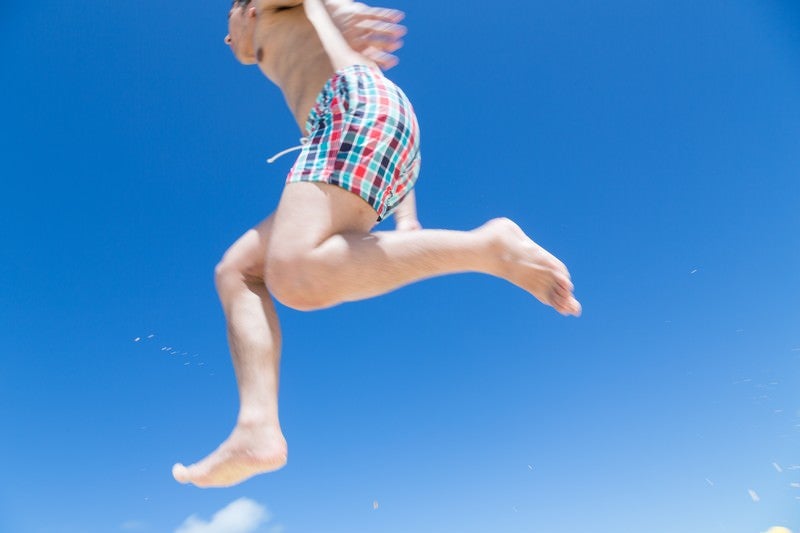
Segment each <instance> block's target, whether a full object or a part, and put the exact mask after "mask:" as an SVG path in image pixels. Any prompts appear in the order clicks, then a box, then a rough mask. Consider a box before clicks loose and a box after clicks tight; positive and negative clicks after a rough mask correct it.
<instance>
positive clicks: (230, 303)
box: [173, 217, 286, 487]
mask: <svg viewBox="0 0 800 533" xmlns="http://www.w3.org/2000/svg"><path fill="white" fill-rule="evenodd" d="M271 226H272V219H271V217H270V218H268V219H267V220H265V221H264V222H262V223H261V224H260V225H259V226H258V227H256V228H255V229H253V230H250V231H249V232H247V233H246V234H245V235H243V236H242V237H241V238H240V239H239V240H238V241H236V243H235V244H234V245H233V246H231V248H230V249H229V250H228V251H227V252H226V253H225V256H224V258H223V260H222V261H221V262H220V264H219V265H218V266H217V269H216V272H215V278H216V279H215V281H216V285H217V292H218V293H219V297H220V301H221V302H222V307H223V309H224V311H225V318H226V322H227V327H228V341H229V344H230V350H231V357H232V359H233V366H234V370H235V371H236V381H237V384H238V388H239V399H240V409H239V417H238V420H237V423H236V427H235V428H234V430H233V432H232V433H231V435H230V436H229V437H228V439H227V440H225V442H223V443H222V444H221V445H220V446H219V447H218V448H217V449H216V450H215V451H214V452H213V453H211V454H210V455H209V456H208V457H206V458H205V459H203V460H202V461H199V462H198V463H196V464H193V465H191V466H189V467H185V466H183V465H181V464H178V465H175V467H173V475H174V476H175V479H177V480H178V481H180V482H182V483H194V484H195V485H197V486H201V487H209V486H228V485H233V484H236V483H239V482H240V481H243V480H244V479H246V478H248V477H251V476H253V475H255V474H259V473H263V472H268V471H271V470H275V469H277V468H280V467H281V466H283V465H284V464H285V463H286V441H285V439H284V438H283V434H282V432H281V428H280V423H279V421H278V377H279V363H280V349H281V335H280V326H279V324H278V317H277V314H276V313H275V306H274V304H273V302H272V298H271V297H270V295H269V292H268V291H267V288H266V286H265V284H264V279H263V272H264V256H265V253H266V243H267V240H268V235H269V231H270V229H271Z"/></svg>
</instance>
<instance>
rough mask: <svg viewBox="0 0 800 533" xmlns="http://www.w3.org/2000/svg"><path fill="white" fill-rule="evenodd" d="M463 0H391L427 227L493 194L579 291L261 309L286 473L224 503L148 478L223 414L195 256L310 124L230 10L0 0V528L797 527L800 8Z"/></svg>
mask: <svg viewBox="0 0 800 533" xmlns="http://www.w3.org/2000/svg"><path fill="white" fill-rule="evenodd" d="M457 4H458V6H459V7H457V8H456V7H453V6H454V5H455V4H454V3H452V2H422V1H419V0H406V1H397V2H395V3H394V4H392V5H393V6H395V7H398V8H402V9H404V10H405V11H406V12H407V14H408V16H407V25H408V26H409V30H410V33H409V36H408V38H407V43H406V46H405V48H404V49H403V50H402V51H401V53H400V57H401V64H400V66H398V67H397V68H396V69H394V70H392V71H391V73H390V76H391V77H392V79H394V80H395V81H396V82H398V83H399V84H400V85H401V86H402V87H403V88H404V90H405V91H406V92H407V94H408V95H409V96H410V97H411V99H412V101H413V102H414V105H415V107H416V109H417V113H418V115H419V119H420V123H421V126H422V138H423V153H424V157H425V162H424V165H423V170H422V174H421V177H420V181H419V183H418V189H417V190H418V202H419V210H420V219H421V222H422V223H423V225H424V226H426V227H432V228H434V227H451V228H456V229H469V228H472V227H475V226H477V225H479V224H481V223H482V222H484V221H485V220H486V219H488V218H491V217H495V216H509V217H511V218H513V219H514V220H516V221H517V222H518V223H519V224H520V225H521V226H522V227H523V228H524V229H525V230H526V231H528V232H529V233H530V234H531V235H532V236H533V238H534V239H535V240H537V241H538V242H540V243H541V244H542V245H544V246H545V247H547V248H548V249H550V250H551V251H553V252H554V253H555V254H556V255H557V256H559V257H560V258H562V259H563V260H564V261H565V262H566V263H567V265H568V266H569V268H570V271H571V272H572V275H573V279H574V281H575V284H576V292H577V296H578V297H579V299H580V300H581V302H582V303H583V305H584V315H583V316H582V317H581V318H580V319H577V320H574V319H565V318H563V317H560V316H558V315H557V314H556V313H554V312H552V310H550V309H548V308H545V307H543V306H541V305H539V304H538V303H537V302H535V301H534V300H532V299H531V298H530V297H529V296H527V295H526V294H524V293H522V292H521V291H519V290H517V289H515V288H514V287H512V286H511V285H509V284H507V283H505V282H501V281H499V280H495V279H490V278H488V277H482V276H478V275H461V276H456V277H450V278H440V279H435V280H430V281H426V282H423V283H420V284H418V285H415V286H411V287H408V288H405V289H402V290H401V291H398V292H396V293H393V294H390V295H387V296H384V297H381V298H378V299H375V300H370V301H365V302H359V303H353V304H349V305H345V306H341V307H337V308H334V309H330V310H326V311H322V312H317V313H299V312H295V311H292V310H289V309H285V308H280V311H279V312H280V316H281V320H282V326H283V332H284V339H285V344H284V356H283V367H282V368H283V374H282V378H283V381H282V390H281V411H282V422H283V425H284V431H285V433H286V436H287V438H288V440H289V446H290V462H289V465H288V466H287V468H285V469H284V470H282V471H280V472H277V473H274V474H270V475H267V476H261V477H259V478H257V479H254V480H252V481H249V482H247V483H245V484H243V485H241V486H238V487H236V488H232V489H226V490H213V491H201V490H199V489H195V488H191V487H185V486H181V485H178V484H177V483H175V482H174V481H173V480H172V478H171V476H170V467H171V465H172V464H173V463H174V462H175V461H179V460H180V461H191V460H196V459H198V458H200V457H202V456H203V455H205V454H206V453H207V452H209V451H210V450H211V449H213V448H214V447H215V446H216V445H217V444H218V443H219V442H220V441H221V440H222V439H223V438H224V437H225V436H227V434H228V432H229V431H230V429H231V427H232V424H233V422H234V420H235V415H236V408H237V397H236V389H235V382H234V377H233V372H232V368H231V366H230V363H229V358H228V352H227V346H226V341H225V332H224V327H223V320H222V313H221V311H220V309H219V305H218V303H217V300H216V296H215V293H214V288H213V279H212V278H213V269H214V265H215V264H216V262H217V261H218V260H219V258H220V257H221V255H222V253H223V252H224V251H225V249H226V248H227V246H228V245H229V244H230V243H232V242H233V241H234V240H235V239H236V238H237V237H238V236H239V235H240V234H241V233H242V232H243V231H245V230H246V229H247V228H249V227H251V226H252V225H254V224H255V223H257V222H258V221H259V220H261V219H262V218H263V217H265V216H266V215H267V214H269V213H270V212H271V211H272V210H273V209H274V207H275V204H276V202H277V199H278V195H279V193H280V190H281V186H282V182H283V178H284V176H285V173H286V171H287V170H288V168H289V166H290V165H291V161H290V158H286V159H282V160H280V162H279V163H277V164H276V165H274V166H267V165H266V164H265V163H264V159H265V158H266V157H267V156H269V155H271V154H273V153H275V152H277V151H279V150H281V149H283V148H285V147H287V146H291V145H292V144H294V143H295V141H296V139H297V137H298V136H299V134H298V131H297V129H296V126H295V125H294V124H293V122H292V118H291V116H290V115H289V113H288V111H287V110H286V109H285V108H284V106H283V100H282V98H281V95H280V93H279V92H278V91H277V90H276V89H275V88H274V87H272V86H271V85H270V84H269V82H267V81H266V80H265V79H264V78H263V77H262V76H261V74H260V73H259V71H258V70H257V69H255V68H244V67H242V66H240V65H239V64H238V63H236V62H235V61H234V59H233V57H232V56H231V54H230V52H229V50H227V48H226V47H225V46H224V45H223V43H222V38H223V37H224V35H225V31H226V27H225V15H226V12H227V9H228V6H229V4H228V3H227V2H220V3H218V4H216V5H215V4H214V3H208V2H207V3H199V4H198V3H196V2H186V1H182V0H178V1H175V2H169V3H163V2H158V3H157V2H98V1H96V0H84V1H82V2H73V1H62V2H54V1H50V0H43V1H42V2H38V3H36V4H22V3H13V4H11V3H6V4H4V5H3V6H2V7H0V30H2V31H1V32H0V35H2V37H0V39H2V47H3V48H2V49H3V58H4V61H3V67H2V72H3V81H2V87H3V88H2V92H3V98H1V99H0V118H2V124H3V127H2V128H0V143H1V145H2V146H3V154H4V157H3V162H2V171H0V176H1V178H0V183H1V184H2V189H3V195H2V203H3V207H2V209H0V227H2V228H3V230H2V232H0V246H1V247H2V250H3V260H2V261H0V301H2V305H0V346H1V347H2V354H3V355H2V366H0V420H2V421H3V428H4V429H3V431H2V439H0V457H2V458H3V459H2V470H3V475H2V483H0V531H4V532H5V531H9V532H13V533H39V532H63V533H73V532H74V533H107V532H112V531H147V532H174V531H179V532H180V533H187V532H189V533H196V532H206V533H208V532H209V531H216V530H214V529H213V528H214V527H223V530H225V529H224V527H227V526H224V523H225V522H224V521H225V520H227V519H228V518H226V517H230V515H231V513H243V516H244V515H246V516H245V518H242V520H244V522H243V523H244V525H243V526H242V528H243V529H241V531H242V532H243V533H251V532H256V531H257V532H261V533H278V532H285V533H319V532H325V533H339V532H342V533H344V532H347V533H353V532H379V533H395V532H398V533H399V532H403V533H407V532H409V531H414V532H437V533H438V532H459V533H473V532H476V533H477V532H481V533H483V532H487V531H498V532H504V533H517V532H519V533H531V532H537V533H538V532H541V533H554V532H559V533H560V532H562V531H563V532H572V531H589V532H592V533H620V532H627V531H637V532H638V531H641V532H648V533H693V532H702V533H723V532H730V533H739V532H741V533H759V532H762V531H765V530H767V529H768V528H769V527H770V526H776V525H782V526H786V527H789V528H791V529H792V530H793V531H794V532H795V533H796V532H797V531H798V530H800V499H798V498H800V485H798V483H800V398H799V397H798V396H799V395H798V392H797V391H798V390H800V375H799V371H800V306H798V304H797V303H798V296H799V295H800V276H799V275H798V272H800V246H798V244H799V241H798V235H800V179H798V178H799V177H800V96H798V95H800V7H798V6H797V4H796V3H794V2H789V1H779V0H759V1H756V0H738V1H721V0H709V1H706V2H696V1H689V0H672V1H669V2H666V1H656V2H641V1H633V0H608V1H607V2H589V1H579V0H574V1H565V2H511V3H505V4H503V6H502V9H496V8H495V7H494V6H493V5H491V4H487V3H484V2H475V1H473V0H464V1H462V2H459V3H457ZM354 321H357V322H359V323H363V322H364V321H371V323H372V324H374V328H372V330H371V331H366V332H365V331H364V330H363V328H360V330H359V331H360V332H359V334H358V335H354V334H352V332H351V331H348V330H347V329H346V328H345V327H343V324H350V323H353V322H354ZM150 335H153V337H152V338H148V337H149V336H150ZM136 338H139V339H140V340H139V341H138V342H136V341H135V340H134V339H136ZM163 348H170V349H169V350H164V349H163ZM751 491H752V492H751ZM756 500H758V501H756ZM230 504H233V507H228V506H229V505H230ZM376 507H377V508H376ZM223 509H227V511H226V512H227V513H228V514H225V512H223V514H222V516H220V515H218V516H217V519H216V520H217V523H216V525H214V523H212V520H213V519H212V517H213V516H214V514H215V513H217V512H218V511H221V510H223ZM191 516H194V517H195V518H192V519H190V517H191ZM220 524H223V525H220ZM181 528H182V529H181ZM191 528H195V529H191ZM203 528H205V529H203ZM228 531H233V530H232V529H230V528H228Z"/></svg>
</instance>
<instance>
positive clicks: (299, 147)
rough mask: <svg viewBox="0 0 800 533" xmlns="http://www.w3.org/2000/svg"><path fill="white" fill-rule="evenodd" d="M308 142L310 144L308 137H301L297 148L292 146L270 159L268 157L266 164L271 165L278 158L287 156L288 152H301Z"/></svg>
mask: <svg viewBox="0 0 800 533" xmlns="http://www.w3.org/2000/svg"><path fill="white" fill-rule="evenodd" d="M309 142H310V139H309V138H308V137H301V138H300V145H299V146H292V147H291V148H287V149H286V150H284V151H282V152H278V153H277V154H275V155H273V156H272V157H270V158H269V159H267V163H269V164H272V163H274V162H275V161H277V160H278V159H279V158H281V157H283V156H285V155H286V154H288V153H290V152H294V151H296V150H302V149H303V148H305V146H306V145H307V144H308V143H309Z"/></svg>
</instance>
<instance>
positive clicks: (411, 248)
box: [266, 182, 581, 315]
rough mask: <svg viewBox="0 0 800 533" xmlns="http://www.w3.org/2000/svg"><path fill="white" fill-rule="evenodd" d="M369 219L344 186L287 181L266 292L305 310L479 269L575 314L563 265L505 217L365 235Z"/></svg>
mask: <svg viewBox="0 0 800 533" xmlns="http://www.w3.org/2000/svg"><path fill="white" fill-rule="evenodd" d="M374 223H375V211H374V210H373V209H372V208H371V207H370V206H369V205H368V204H367V203H366V202H365V201H364V200H362V199H361V198H360V197H359V196H356V195H355V194H353V193H351V192H349V191H346V190H344V189H342V188H340V187H337V186H333V185H328V184H325V183H315V182H299V183H289V184H288V185H287V186H286V188H285V189H284V193H283V196H282V198H281V202H280V204H279V206H278V210H277V211H276V213H275V222H274V226H273V228H272V232H271V235H270V242H269V246H268V253H267V275H266V279H267V286H268V287H269V288H270V292H271V293H272V294H273V295H274V296H275V297H276V298H277V299H278V300H280V301H281V302H283V303H284V304H286V305H288V306H290V307H294V308H296V309H302V310H311V309H319V308H324V307H329V306H332V305H336V304H338V303H341V302H345V301H353V300H360V299H364V298H369V297H372V296H377V295H380V294H384V293H386V292H389V291H391V290H393V289H396V288H398V287H401V286H403V285H406V284H409V283H412V282H415V281H419V280H422V279H425V278H430V277H433V276H438V275H443V274H453V273H458V272H482V273H486V274H490V275H493V276H497V277H500V278H503V279H505V280H507V281H509V282H511V283H513V284H515V285H517V286H519V287H521V288H523V289H524V290H526V291H528V292H530V293H531V294H532V295H534V296H535V297H536V298H537V299H539V300H540V301H541V302H543V303H545V304H547V305H551V306H553V307H554V308H555V309H556V310H557V311H559V312H560V313H562V314H565V315H570V314H571V315H579V314H580V311H581V307H580V304H579V303H578V301H577V300H576V299H575V297H574V296H573V294H572V291H573V286H572V282H571V281H570V277H569V272H568V271H567V269H566V267H565V266H564V264H563V263H562V262H561V261H559V260H558V259H556V258H555V257H554V256H553V255H551V254H550V253H549V252H547V251H546V250H545V249H544V248H542V247H541V246H539V245H537V244H536V243H534V242H533V241H532V240H531V239H529V238H528V237H527V236H526V235H525V233H524V232H523V231H522V230H521V229H520V228H519V226H517V225H516V224H515V223H513V222H512V221H510V220H508V219H495V220H491V221H489V222H487V223H486V224H484V225H483V226H481V227H480V228H477V229H475V230H472V231H450V230H419V231H410V232H394V231H390V232H375V233H370V232H369V231H370V229H371V228H372V226H373V225H374Z"/></svg>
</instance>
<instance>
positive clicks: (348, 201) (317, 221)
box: [267, 181, 377, 255]
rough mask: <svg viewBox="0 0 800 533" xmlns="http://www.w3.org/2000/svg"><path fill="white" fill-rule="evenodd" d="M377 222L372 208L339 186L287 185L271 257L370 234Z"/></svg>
mask: <svg viewBox="0 0 800 533" xmlns="http://www.w3.org/2000/svg"><path fill="white" fill-rule="evenodd" d="M376 221H377V214H376V212H375V209H373V208H372V206H371V205H369V204H368V203H367V202H366V201H365V200H364V199H363V198H362V197H361V196H359V195H357V194H355V193H353V192H350V191H348V190H346V189H344V188H342V187H339V186H338V185H331V184H329V183H324V182H316V181H300V182H293V183H287V184H286V186H285V187H284V190H283V194H282V195H281V200H280V203H279V204H278V209H277V210H276V211H275V214H274V221H273V224H272V227H271V229H270V232H269V243H268V248H267V255H269V254H270V251H280V252H288V253H292V252H295V253H303V252H307V251H310V250H312V249H314V248H316V247H317V246H318V245H319V244H321V243H322V242H323V241H325V240H326V239H328V237H330V236H332V235H336V234H339V233H368V232H369V231H370V230H371V229H372V227H373V226H374V225H375V223H376Z"/></svg>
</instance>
